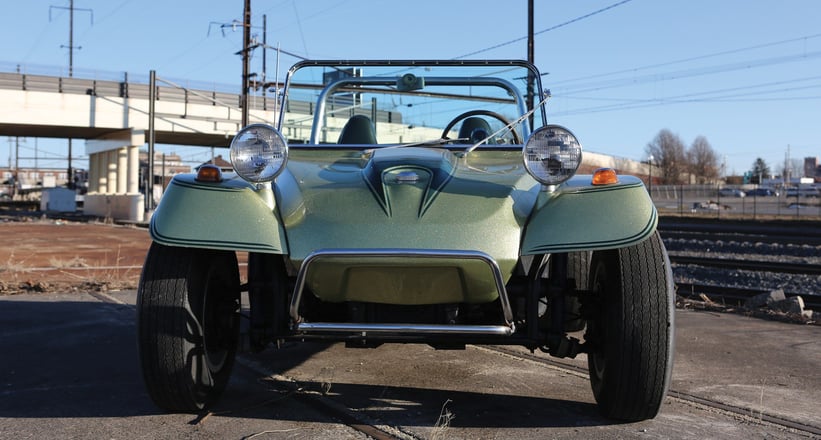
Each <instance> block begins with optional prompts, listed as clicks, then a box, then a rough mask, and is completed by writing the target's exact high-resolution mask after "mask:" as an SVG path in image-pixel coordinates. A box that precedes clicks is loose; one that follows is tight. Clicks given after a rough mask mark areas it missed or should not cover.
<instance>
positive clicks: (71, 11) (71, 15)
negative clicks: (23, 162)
mask: <svg viewBox="0 0 821 440" xmlns="http://www.w3.org/2000/svg"><path fill="white" fill-rule="evenodd" d="M52 9H68V46H65V45H61V46H60V47H61V48H65V47H68V77H69V78H71V77H73V76H74V48H75V46H74V10H75V8H74V0H69V3H68V8H66V7H64V6H49V9H48V20H49V21H51V10H52ZM77 10H78V11H85V12H88V13H89V14H91V24H92V25H94V11H92V10H91V9H86V8H80V9H77ZM82 48H83V47H82V46H78V47H77V49H82ZM71 150H72V148H71V138H68V170H67V171H66V174H67V175H66V180H67V181H68V182H67V184H68V187H69V188H74V169H73V168H72V166H71V157H72V151H71Z"/></svg>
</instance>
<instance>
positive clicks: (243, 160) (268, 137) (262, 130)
mask: <svg viewBox="0 0 821 440" xmlns="http://www.w3.org/2000/svg"><path fill="white" fill-rule="evenodd" d="M287 160H288V144H287V143H285V138H284V137H283V136H282V134H281V133H280V132H279V131H277V129H275V128H274V127H271V126H270V125H267V124H251V125H249V126H247V127H245V128H243V129H242V130H240V131H239V133H237V135H236V136H234V140H232V141H231V164H232V165H233V166H234V171H236V172H237V174H239V175H240V177H242V178H243V179H245V180H247V181H249V182H253V183H261V182H270V181H272V180H274V179H275V178H276V177H277V175H279V173H280V172H281V171H282V170H283V168H285V162H286V161H287Z"/></svg>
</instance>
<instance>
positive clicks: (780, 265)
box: [670, 255, 821, 275]
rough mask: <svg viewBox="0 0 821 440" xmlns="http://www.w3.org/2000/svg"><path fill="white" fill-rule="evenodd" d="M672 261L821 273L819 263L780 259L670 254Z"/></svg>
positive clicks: (798, 272)
mask: <svg viewBox="0 0 821 440" xmlns="http://www.w3.org/2000/svg"><path fill="white" fill-rule="evenodd" d="M670 262H671V263H673V264H694V265H697V266H705V267H720V268H726V269H740V270H754V271H761V272H777V273H792V274H803V275H821V265H817V264H805V263H786V262H780V261H753V260H740V259H731V258H710V257H691V256H683V255H670Z"/></svg>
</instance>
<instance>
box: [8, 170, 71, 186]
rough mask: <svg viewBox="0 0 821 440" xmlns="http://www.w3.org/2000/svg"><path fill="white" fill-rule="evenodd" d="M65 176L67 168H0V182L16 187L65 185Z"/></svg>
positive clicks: (66, 180)
mask: <svg viewBox="0 0 821 440" xmlns="http://www.w3.org/2000/svg"><path fill="white" fill-rule="evenodd" d="M76 171H81V172H83V173H84V172H85V170H76ZM66 176H68V170H66V169H65V168H18V169H16V170H15V169H13V168H0V183H3V184H4V185H9V184H15V185H17V188H34V187H36V186H43V187H46V188H50V187H55V186H65V185H66V183H67V182H68V179H67V178H66Z"/></svg>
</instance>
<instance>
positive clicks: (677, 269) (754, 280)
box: [664, 239, 821, 295]
mask: <svg viewBox="0 0 821 440" xmlns="http://www.w3.org/2000/svg"><path fill="white" fill-rule="evenodd" d="M664 244H665V246H666V247H667V251H668V252H669V253H670V254H671V255H680V256H692V257H702V256H710V257H715V258H727V259H737V260H756V261H774V262H795V263H808V264H820V265H821V246H806V245H803V246H799V245H794V244H787V245H785V244H769V243H749V242H736V241H721V240H716V241H710V240H689V239H665V240H664ZM673 276H674V277H675V280H676V282H683V283H695V284H710V285H722V286H727V287H739V288H752V289H762V290H774V289H783V290H784V291H785V292H788V293H796V294H799V295H821V276H817V275H800V274H781V273H772V272H758V271H748V270H727V269H719V268H709V267H699V266H693V265H678V264H673Z"/></svg>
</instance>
